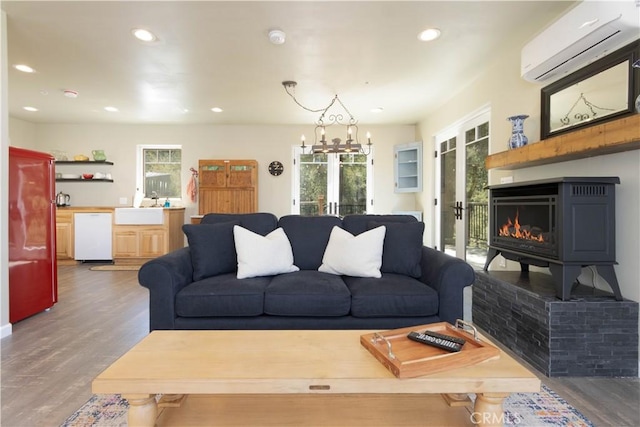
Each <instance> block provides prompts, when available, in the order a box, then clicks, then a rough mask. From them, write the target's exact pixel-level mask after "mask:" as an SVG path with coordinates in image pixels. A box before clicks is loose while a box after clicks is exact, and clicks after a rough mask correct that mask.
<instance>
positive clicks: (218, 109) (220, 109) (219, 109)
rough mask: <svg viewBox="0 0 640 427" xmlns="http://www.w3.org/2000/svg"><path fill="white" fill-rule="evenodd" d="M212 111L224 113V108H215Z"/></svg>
mask: <svg viewBox="0 0 640 427" xmlns="http://www.w3.org/2000/svg"><path fill="white" fill-rule="evenodd" d="M211 111H213V112H214V113H222V108H220V107H213V108H212V109H211Z"/></svg>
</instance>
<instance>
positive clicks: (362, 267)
mask: <svg viewBox="0 0 640 427" xmlns="http://www.w3.org/2000/svg"><path fill="white" fill-rule="evenodd" d="M385 231H386V227H385V226H381V227H377V228H374V229H372V230H369V231H365V232H364V233H361V234H359V235H357V236H354V235H353V234H351V233H349V232H348V231H345V230H343V229H342V228H340V227H333V230H332V231H331V236H330V237H329V243H327V249H326V250H325V251H324V256H323V257H322V265H321V266H320V267H319V268H318V271H322V272H324V273H330V274H340V275H342V274H345V275H347V276H357V277H380V276H381V274H380V266H381V265H382V247H383V243H384V235H385Z"/></svg>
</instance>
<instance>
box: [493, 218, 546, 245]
mask: <svg viewBox="0 0 640 427" xmlns="http://www.w3.org/2000/svg"><path fill="white" fill-rule="evenodd" d="M519 216H520V212H519V211H516V217H515V219H514V220H513V221H511V218H507V222H506V224H502V226H501V227H500V229H499V230H498V235H500V236H503V237H513V238H515V239H524V240H533V241H535V242H540V243H543V242H544V241H545V240H544V236H543V233H544V231H543V230H542V229H541V228H539V227H536V226H531V225H523V226H521V225H520V221H519Z"/></svg>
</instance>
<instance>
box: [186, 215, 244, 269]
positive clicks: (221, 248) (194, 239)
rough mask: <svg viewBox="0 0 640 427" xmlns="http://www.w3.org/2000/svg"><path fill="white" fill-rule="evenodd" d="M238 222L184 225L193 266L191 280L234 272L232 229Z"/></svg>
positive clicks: (234, 257) (234, 251)
mask: <svg viewBox="0 0 640 427" xmlns="http://www.w3.org/2000/svg"><path fill="white" fill-rule="evenodd" d="M238 223H239V222H238V221H230V222H221V223H216V224H185V225H183V226H182V231H183V232H184V234H186V235H187V241H188V242H189V250H190V252H191V265H192V266H193V280H194V281H198V280H201V279H205V278H207V277H211V276H216V275H218V274H224V273H231V272H234V271H236V267H237V264H238V262H237V260H236V247H235V244H234V242H233V227H234V225H237V224H238Z"/></svg>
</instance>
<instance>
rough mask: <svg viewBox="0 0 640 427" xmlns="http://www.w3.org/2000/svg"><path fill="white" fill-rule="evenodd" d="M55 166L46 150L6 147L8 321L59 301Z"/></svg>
mask: <svg viewBox="0 0 640 427" xmlns="http://www.w3.org/2000/svg"><path fill="white" fill-rule="evenodd" d="M55 214H56V212H55V165H54V159H53V157H52V156H51V155H50V154H47V153H39V152H37V151H31V150H25V149H22V148H16V147H9V321H10V322H11V323H15V322H18V321H20V320H22V319H24V318H26V317H29V316H31V315H33V314H36V313H39V312H41V311H43V310H46V309H48V308H50V307H52V306H53V304H55V303H56V302H57V300H58V275H57V269H56V223H55V221H56V219H55V218H56V217H55Z"/></svg>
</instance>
